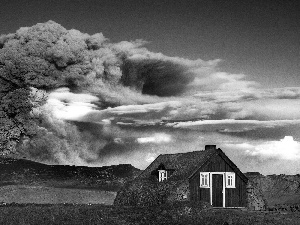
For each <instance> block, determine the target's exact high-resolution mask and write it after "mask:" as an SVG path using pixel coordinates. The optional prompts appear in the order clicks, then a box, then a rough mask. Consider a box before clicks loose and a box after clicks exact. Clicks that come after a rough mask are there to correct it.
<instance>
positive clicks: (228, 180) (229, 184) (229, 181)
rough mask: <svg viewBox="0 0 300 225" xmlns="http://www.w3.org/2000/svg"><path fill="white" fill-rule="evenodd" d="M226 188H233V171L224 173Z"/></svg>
mask: <svg viewBox="0 0 300 225" xmlns="http://www.w3.org/2000/svg"><path fill="white" fill-rule="evenodd" d="M226 188H235V173H232V172H227V173H226Z"/></svg>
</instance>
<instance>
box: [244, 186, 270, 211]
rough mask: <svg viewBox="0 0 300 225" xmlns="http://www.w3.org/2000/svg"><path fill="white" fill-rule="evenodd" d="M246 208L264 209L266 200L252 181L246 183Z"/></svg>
mask: <svg viewBox="0 0 300 225" xmlns="http://www.w3.org/2000/svg"><path fill="white" fill-rule="evenodd" d="M247 208H248V209H250V210H266V208H267V201H266V199H265V198H264V196H263V194H262V192H261V190H260V189H259V188H258V187H257V186H255V185H254V184H253V183H251V182H248V184H247Z"/></svg>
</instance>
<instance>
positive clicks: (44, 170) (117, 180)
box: [0, 158, 140, 191]
mask: <svg viewBox="0 0 300 225" xmlns="http://www.w3.org/2000/svg"><path fill="white" fill-rule="evenodd" d="M139 173H140V170H139V169H137V168H135V167H133V166H132V165H130V164H120V165H112V166H103V167H85V166H69V165H46V164H41V163H37V162H33V161H30V160H26V159H12V158H1V159H0V186H5V185H43V186H49V187H60V188H83V189H101V190H107V191H118V190H119V188H120V187H122V186H123V184H124V183H125V182H126V181H128V180H131V179H134V178H135V177H136V176H137V175H138V174H139Z"/></svg>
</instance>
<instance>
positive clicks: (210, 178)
mask: <svg viewBox="0 0 300 225" xmlns="http://www.w3.org/2000/svg"><path fill="white" fill-rule="evenodd" d="M213 174H221V175H223V190H222V192H223V208H225V202H226V201H225V172H211V173H210V175H209V176H210V177H209V180H210V182H211V183H210V204H211V205H213V204H212V182H213V180H212V175H213Z"/></svg>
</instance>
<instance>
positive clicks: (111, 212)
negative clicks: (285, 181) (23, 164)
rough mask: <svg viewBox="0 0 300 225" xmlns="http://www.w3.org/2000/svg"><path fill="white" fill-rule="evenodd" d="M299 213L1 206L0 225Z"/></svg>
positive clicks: (215, 219) (256, 218) (277, 220)
mask: <svg viewBox="0 0 300 225" xmlns="http://www.w3.org/2000/svg"><path fill="white" fill-rule="evenodd" d="M299 220H300V214H299V213H298V212H297V213H271V212H249V211H241V210H238V209H231V210H229V209H219V210H217V209H206V210H202V211H200V210H198V209H197V208H190V207H187V206H180V207H175V206H174V207H173V206H170V205H168V206H160V207H148V208H137V207H135V208H133V207H118V208H117V207H114V206H105V205H15V204H12V205H6V206H2V207H0V224H3V225H6V224H7V225H15V224H20V225H33V224H36V225H38V224H43V225H46V224H62V225H65V224H67V225H68V224H70V225H79V224H81V225H89V224H101V225H105V224H106V225H108V224H109V225H115V224H120V225H121V224H122V225H129V224H131V225H134V224H169V225H171V224H185V225H189V224H190V225H196V224H197V225H200V224H201V225H209V224H210V225H219V224H220V225H222V224H224V223H225V222H227V223H228V224H230V225H243V224H245V225H258V224H259V225H271V224H272V225H287V224H289V225H296V224H297V225H299Z"/></svg>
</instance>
